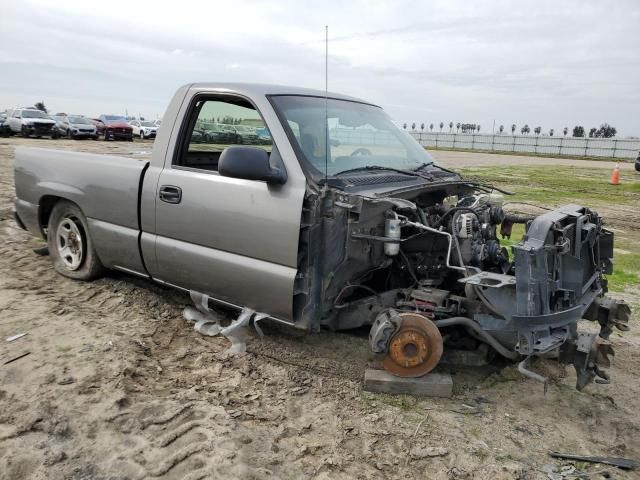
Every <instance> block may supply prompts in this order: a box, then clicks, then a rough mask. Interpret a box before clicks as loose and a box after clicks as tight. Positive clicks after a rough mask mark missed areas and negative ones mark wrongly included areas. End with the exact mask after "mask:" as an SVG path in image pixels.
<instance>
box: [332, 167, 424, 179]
mask: <svg viewBox="0 0 640 480" xmlns="http://www.w3.org/2000/svg"><path fill="white" fill-rule="evenodd" d="M363 171H364V172H366V171H387V172H396V173H401V174H403V175H409V176H411V177H420V178H424V179H425V180H429V181H431V180H433V177H432V176H431V175H425V174H422V173H419V172H416V171H413V170H403V169H401V168H393V167H382V166H380V165H367V166H365V167H357V168H350V169H349V170H343V171H341V172H338V173H336V174H335V175H334V176H335V177H337V176H340V175H343V174H345V173H354V172H363Z"/></svg>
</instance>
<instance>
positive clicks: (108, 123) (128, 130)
mask: <svg viewBox="0 0 640 480" xmlns="http://www.w3.org/2000/svg"><path fill="white" fill-rule="evenodd" d="M99 120H100V121H101V122H102V123H103V124H104V139H105V140H111V139H113V140H118V139H122V140H129V141H130V142H132V141H133V128H132V127H131V125H129V123H128V122H127V118H126V117H124V116H122V115H100V117H99Z"/></svg>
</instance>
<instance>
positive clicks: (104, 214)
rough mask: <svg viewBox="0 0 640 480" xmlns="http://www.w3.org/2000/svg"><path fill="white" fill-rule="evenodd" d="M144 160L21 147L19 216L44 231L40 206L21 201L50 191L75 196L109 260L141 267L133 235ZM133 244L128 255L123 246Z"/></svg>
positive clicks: (110, 264)
mask: <svg viewBox="0 0 640 480" xmlns="http://www.w3.org/2000/svg"><path fill="white" fill-rule="evenodd" d="M145 165H146V162H145V161H141V160H136V159H133V158H126V157H117V156H113V155H95V154H90V153H79V152H69V151H60V150H48V149H39V148H17V149H16V170H15V183H16V194H17V196H18V199H19V200H18V202H16V208H17V210H18V215H20V217H21V218H23V221H24V222H25V224H26V225H28V226H30V231H32V232H33V230H37V232H33V233H37V234H38V235H41V232H40V231H39V230H40V226H39V224H38V213H37V209H33V208H31V209H26V210H28V211H25V208H24V207H21V206H19V205H23V206H24V205H26V204H31V205H36V206H37V205H40V203H41V201H42V199H43V197H46V196H55V197H60V198H65V199H67V200H70V201H72V202H74V203H75V204H77V205H78V206H79V207H80V209H81V210H82V212H83V213H84V214H85V216H86V217H87V219H88V221H89V230H90V233H91V236H92V238H93V239H94V243H95V246H96V251H97V252H98V257H99V258H100V259H101V260H102V262H103V263H104V265H105V266H107V267H110V268H113V267H114V266H121V267H124V268H128V269H131V270H135V271H140V268H141V259H140V253H139V251H138V247H137V240H136V241H135V242H133V241H132V238H135V237H137V231H138V213H137V205H138V188H139V185H140V175H141V173H142V170H143V169H144V167H145ZM23 215H24V217H23ZM96 221H97V222H96ZM94 229H95V231H94ZM134 232H135V233H134ZM125 246H126V247H125ZM129 247H130V248H132V250H131V251H129V253H128V255H126V254H125V253H124V250H125V249H128V248H129Z"/></svg>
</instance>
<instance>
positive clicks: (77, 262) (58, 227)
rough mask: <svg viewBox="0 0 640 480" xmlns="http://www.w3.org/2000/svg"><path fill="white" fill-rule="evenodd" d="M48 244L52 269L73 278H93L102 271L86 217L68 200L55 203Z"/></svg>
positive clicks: (50, 220) (50, 219) (50, 218)
mask: <svg viewBox="0 0 640 480" xmlns="http://www.w3.org/2000/svg"><path fill="white" fill-rule="evenodd" d="M47 244H48V247H49V254H50V256H51V261H52V262H53V268H55V270H56V271H57V272H58V273H59V274H61V275H64V276H65V277H69V278H73V279H75V280H93V279H94V278H97V277H99V276H101V275H102V274H103V273H104V267H103V266H102V263H101V262H100V259H99V258H98V255H97V254H96V251H95V248H94V246H93V242H92V240H91V237H90V236H89V229H88V227H87V219H86V218H85V216H84V214H83V213H82V211H81V210H80V208H79V207H78V206H77V205H76V204H74V203H71V202H69V201H67V200H61V201H60V202H58V203H56V205H55V207H53V211H52V212H51V216H50V217H49V226H48V231H47Z"/></svg>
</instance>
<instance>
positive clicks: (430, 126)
mask: <svg viewBox="0 0 640 480" xmlns="http://www.w3.org/2000/svg"><path fill="white" fill-rule="evenodd" d="M429 130H431V131H432V132H433V123H432V124H431V125H429Z"/></svg>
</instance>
